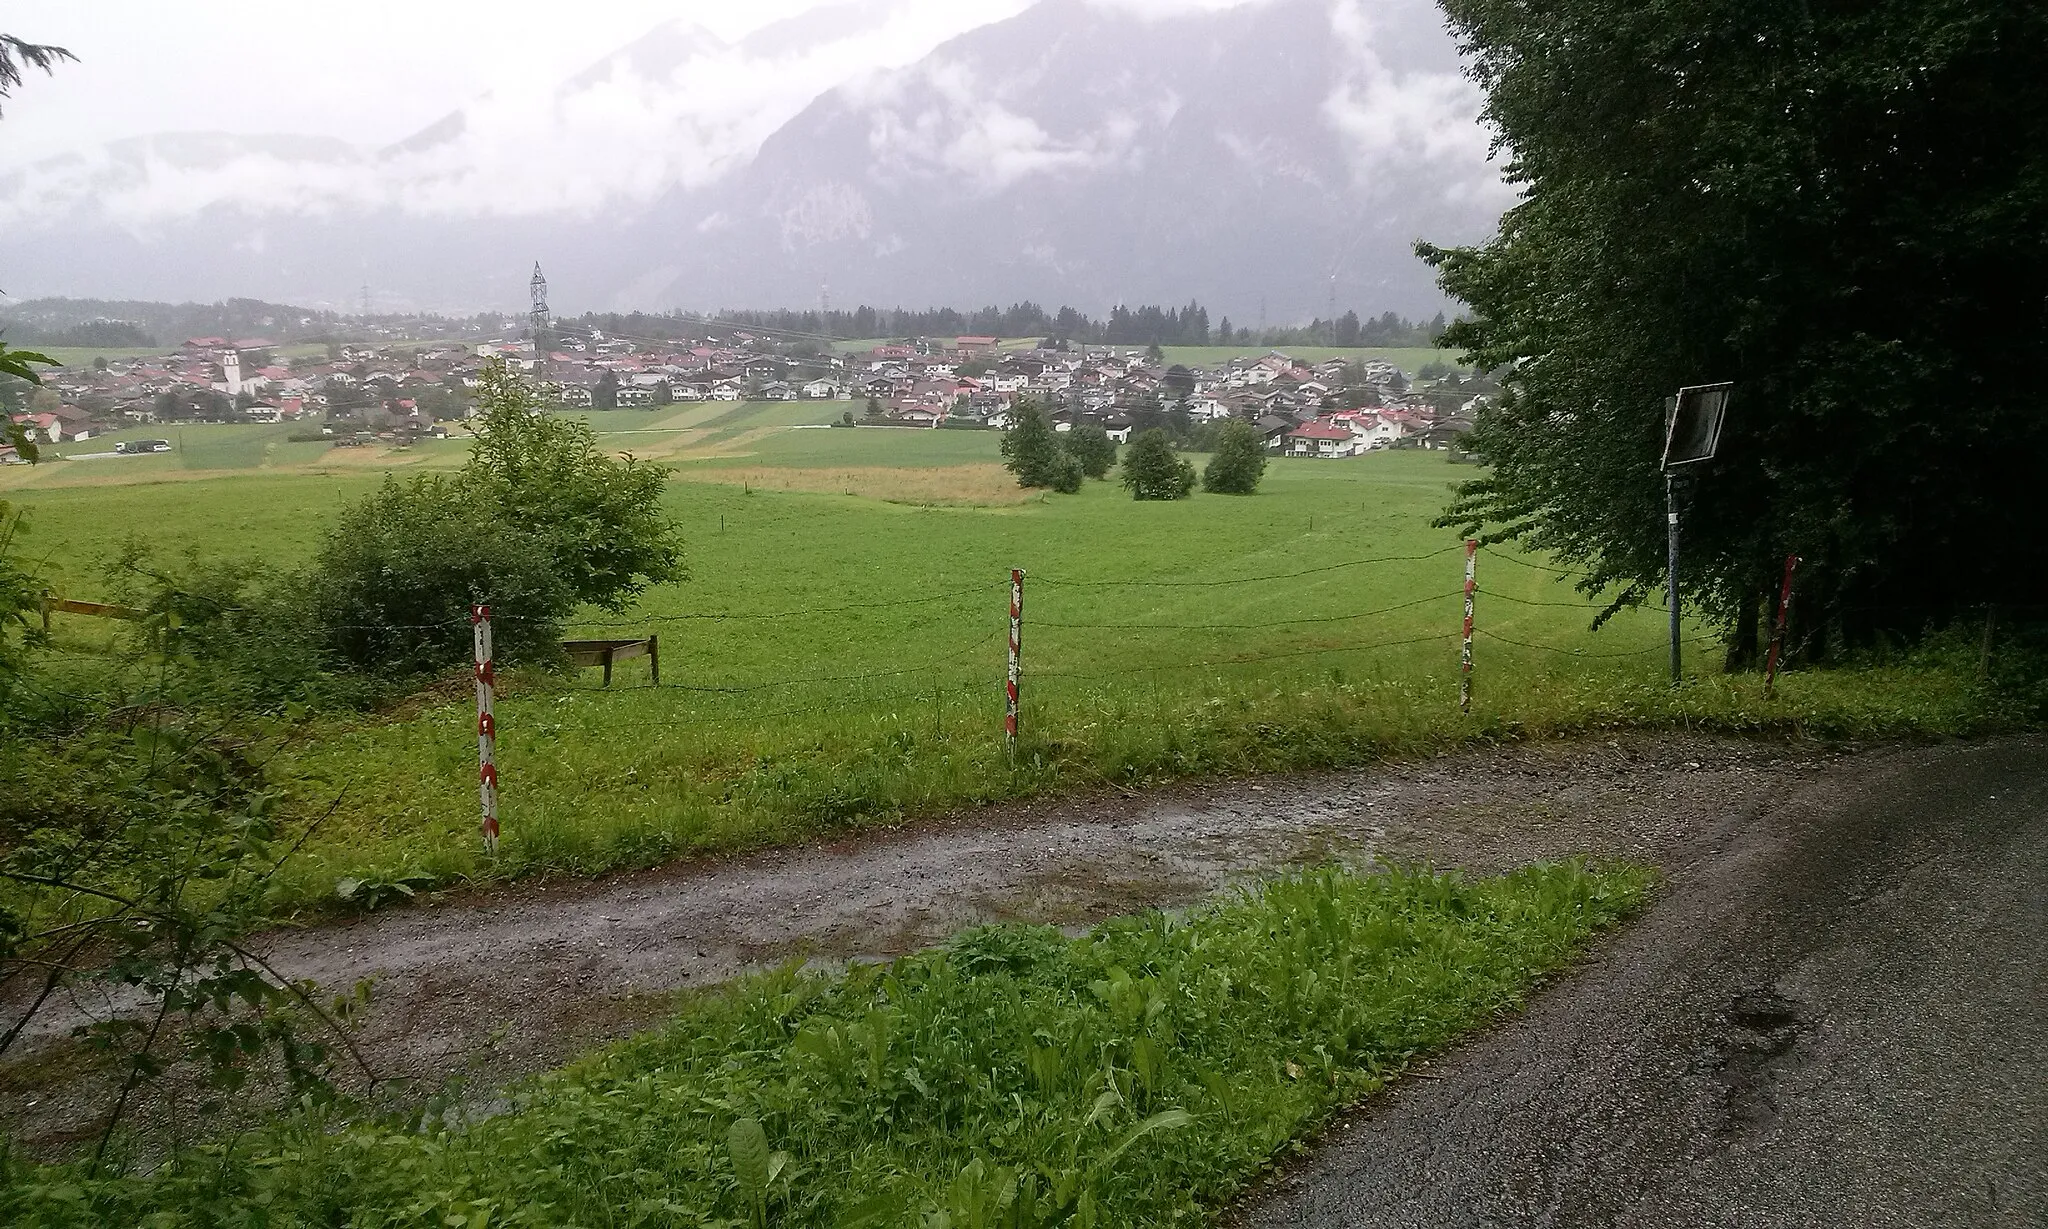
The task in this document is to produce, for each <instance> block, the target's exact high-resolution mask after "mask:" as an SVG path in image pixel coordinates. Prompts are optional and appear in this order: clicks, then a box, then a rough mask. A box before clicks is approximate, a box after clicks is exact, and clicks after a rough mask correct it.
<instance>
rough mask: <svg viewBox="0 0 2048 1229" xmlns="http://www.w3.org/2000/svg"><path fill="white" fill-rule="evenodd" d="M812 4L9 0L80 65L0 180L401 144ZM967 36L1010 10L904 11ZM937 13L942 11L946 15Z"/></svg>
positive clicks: (13, 140) (42, 111)
mask: <svg viewBox="0 0 2048 1229" xmlns="http://www.w3.org/2000/svg"><path fill="white" fill-rule="evenodd" d="M822 7H826V4H825V3H824V0H746V3H743V4H741V3H734V2H733V0H602V3H596V4H588V3H584V4H537V3H531V2H530V0H528V2H524V3H521V2H517V0H515V2H513V3H506V2H505V0H497V2H495V3H485V2H483V0H347V3H344V4H337V3H333V2H332V0H323V2H318V3H315V2H311V0H264V2H263V3H260V4H257V3H239V4H228V3H222V2H219V0H210V2H207V3H167V2H166V0H14V2H13V3H10V4H8V5H7V7H6V13H5V16H4V18H0V21H4V25H0V30H4V32H6V33H8V34H12V35H15V36H16V37H19V38H25V39H28V40H29V41H31V42H41V43H55V44H58V45H59V46H63V47H67V48H69V49H70V50H71V51H72V52H73V53H74V54H76V55H77V56H78V59H79V62H78V63H76V64H66V65H63V66H61V67H60V68H59V70H58V72H57V74H56V75H55V76H54V77H48V78H45V77H43V76H41V75H40V74H37V75H36V76H35V77H34V78H33V79H32V80H31V81H29V82H28V83H26V84H24V85H23V86H22V88H21V89H19V90H17V91H16V92H15V96H14V98H13V99H11V100H10V101H8V102H7V103H6V104H4V105H5V107H6V112H5V116H4V118H0V164H6V165H18V164H20V163H21V162H24V161H33V160H35V159H38V158H43V157H48V156H50V155H52V154H55V153H61V152H65V151H67V150H76V149H78V148H80V147H81V146H86V145H94V144H98V143H100V142H104V141H108V140H112V139H115V138H119V137H127V136H137V135H142V134H146V133H154V132H166V131H202V132H205V131H219V132H237V133H268V132H291V133H306V134H311V135H317V136H331V137H338V138H341V139H343V140H347V141H351V142H357V143H361V144H365V145H382V144H385V143H387V142H390V141H396V140H399V139H401V138H403V137H405V136H407V135H409V134H410V133H412V132H413V131H415V130H417V129H418V128H419V127H421V126H422V125H423V124H426V123H428V122H430V121H432V120H433V119H435V118H436V117H438V116H440V115H442V114H445V113H446V112H448V111H451V110H454V109H455V108H457V107H459V106H461V105H462V104H464V103H465V102H468V101H469V100H470V99H472V98H474V97H476V96H477V95H479V94H483V93H485V92H487V91H490V92H497V93H499V94H501V95H503V94H517V93H521V92H529V93H530V92H536V91H545V90H552V89H553V88H554V87H555V86H556V85H557V84H558V83H559V82H560V81H561V80H562V79H563V78H565V77H567V76H569V75H571V74H573V73H575V72H576V71H577V70H579V69H581V68H583V67H584V66H585V65H587V64H590V63H591V62H592V61H595V60H597V59H598V58H599V57H601V56H603V55H605V54H606V53H607V52H610V51H612V50H613V49H615V48H617V47H619V46H621V45H623V44H625V43H627V42H630V41H632V40H633V39H635V38H637V37H639V36H640V35H642V34H644V33H646V32H647V31H648V30H650V29H652V28H653V27H654V26H656V25H659V24H660V23H662V22H665V21H669V20H673V19H676V18H682V19H685V20H687V21H690V22H694V23H696V24H699V25H702V26H703V27H704V28H705V29H707V30H710V31H711V32H712V33H714V34H716V35H718V36H719V37H721V38H724V39H726V40H728V41H730V40H734V39H738V38H740V37H743V36H745V35H746V34H748V33H750V32H752V31H754V30H756V29H759V28H760V27H762V26H764V25H767V24H769V23H771V22H774V21H778V20H781V19H783V18H787V17H791V16H795V15H797V14H801V13H804V12H806V11H809V10H813V9H818V8H822ZM914 7H917V8H921V9H923V10H926V11H925V12H924V13H923V14H921V16H923V17H924V18H925V22H924V24H926V25H929V26H930V27H932V28H934V29H936V30H941V31H948V32H950V31H953V30H957V29H965V28H969V27H971V26H974V25H978V24H981V23H982V22H984V21H988V20H993V19H995V18H999V17H1002V16H1006V15H1008V14H1009V13H1011V12H1014V11H1015V10H1016V9H1017V8H1018V7H1020V5H1019V3H1018V2H1017V0H944V3H943V4H942V5H941V4H925V5H918V6H914ZM942 10H952V12H951V14H950V15H949V14H946V13H945V12H943V11H942Z"/></svg>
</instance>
